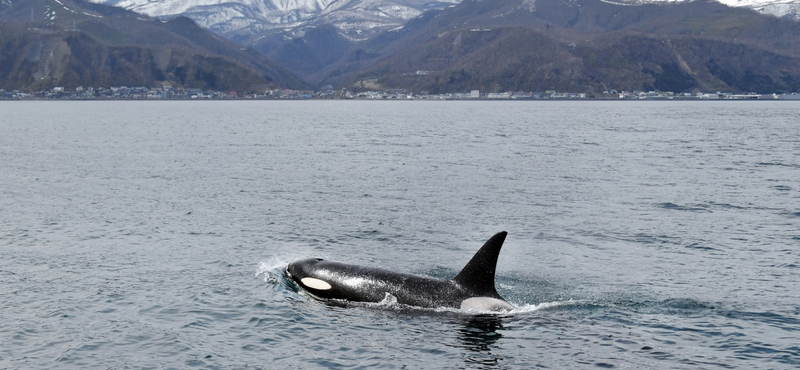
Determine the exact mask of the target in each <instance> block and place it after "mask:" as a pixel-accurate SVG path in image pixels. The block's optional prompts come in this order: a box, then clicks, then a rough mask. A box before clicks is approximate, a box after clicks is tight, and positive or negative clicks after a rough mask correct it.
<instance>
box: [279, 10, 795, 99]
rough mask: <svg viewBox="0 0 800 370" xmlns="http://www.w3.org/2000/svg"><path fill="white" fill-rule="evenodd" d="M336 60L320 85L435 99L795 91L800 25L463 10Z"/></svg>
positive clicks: (730, 17) (721, 16)
mask: <svg viewBox="0 0 800 370" xmlns="http://www.w3.org/2000/svg"><path fill="white" fill-rule="evenodd" d="M338 54H341V55H343V56H342V57H341V58H340V59H338V60H337V62H336V63H333V64H331V65H330V66H327V67H326V69H325V71H326V74H325V75H324V76H322V77H320V81H321V83H330V84H340V85H342V86H348V87H356V88H358V87H363V88H379V87H387V88H388V87H393V88H407V89H411V90H414V91H421V90H426V91H431V92H448V91H451V92H452V91H467V90H470V89H481V90H483V91H516V90H525V91H542V90H551V89H552V90H560V91H587V92H592V91H593V92H595V93H601V92H602V91H605V90H609V89H617V90H654V89H655V90H662V91H674V92H682V91H692V90H695V89H699V90H703V91H735V92H747V91H757V92H791V91H800V23H798V22H793V21H787V20H783V19H778V18H775V17H770V16H764V15H761V14H758V13H756V12H754V11H751V10H748V9H742V8H730V7H727V6H724V5H722V4H720V3H717V2H712V1H694V2H683V3H671V4H645V5H640V6H623V5H619V4H614V3H608V2H603V1H599V0H535V1H532V0H484V1H481V0H464V1H463V2H461V3H460V4H458V5H457V6H455V7H451V8H447V9H444V10H441V11H438V12H430V13H426V14H423V15H422V16H420V17H418V18H415V19H413V20H412V21H410V22H409V23H407V24H406V26H405V27H403V28H402V29H399V30H396V31H393V32H388V33H386V34H384V35H382V36H380V37H377V38H374V39H371V40H369V41H368V42H364V43H360V44H358V45H355V46H352V47H351V48H350V49H349V50H348V51H346V52H338ZM355 55H363V56H367V57H365V58H361V59H359V58H354V57H353V56H355ZM275 58H276V60H281V59H286V56H279V55H278V56H275Z"/></svg>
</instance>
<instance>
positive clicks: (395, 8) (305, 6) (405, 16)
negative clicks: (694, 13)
mask: <svg viewBox="0 0 800 370" xmlns="http://www.w3.org/2000/svg"><path fill="white" fill-rule="evenodd" d="M0 1H2V0H0ZM90 1H94V2H98V3H106V4H109V5H115V6H119V7H122V8H125V9H128V10H133V11H135V12H139V13H144V14H147V15H150V16H154V17H173V16H177V15H184V16H187V17H189V18H192V19H193V20H194V21H195V22H197V23H198V24H199V25H200V26H202V27H204V28H208V29H210V30H212V31H214V32H217V33H219V34H222V35H224V36H226V37H228V38H233V39H236V40H237V41H238V42H241V43H244V44H252V43H254V42H256V41H257V40H258V39H260V38H261V37H263V36H264V35H265V34H270V33H271V34H274V33H276V32H278V33H284V34H285V35H286V36H285V37H296V36H298V35H302V34H303V29H304V28H305V27H309V26H314V25H321V24H331V25H333V26H335V27H336V28H338V29H339V31H340V32H341V33H342V34H343V35H345V36H347V37H349V38H351V39H353V40H359V39H364V38H367V37H369V36H371V35H374V34H375V33H377V32H381V31H385V30H390V29H394V28H398V27H402V26H403V24H405V22H407V21H408V20H409V19H411V18H414V17H416V16H418V15H419V14H421V13H422V12H423V11H426V10H429V9H441V8H445V7H447V6H450V5H452V4H455V3H458V2H460V1H461V0H90ZM602 1H605V2H609V3H616V4H620V5H636V4H646V3H660V2H682V1H694V0H602ZM716 1H719V2H721V3H724V4H726V5H729V6H736V7H746V8H751V9H754V10H756V11H758V12H761V13H765V14H770V15H774V16H777V17H785V18H789V19H794V20H800V0H716ZM531 2H532V3H535V0H531Z"/></svg>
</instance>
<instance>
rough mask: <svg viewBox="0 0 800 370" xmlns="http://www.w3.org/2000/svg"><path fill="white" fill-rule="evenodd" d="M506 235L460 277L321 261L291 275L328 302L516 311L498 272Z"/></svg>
mask: <svg viewBox="0 0 800 370" xmlns="http://www.w3.org/2000/svg"><path fill="white" fill-rule="evenodd" d="M507 234H508V233H506V232H505V231H501V232H499V233H497V234H495V235H494V236H492V237H491V238H490V239H489V240H488V241H487V242H486V243H485V244H484V245H483V247H481V249H480V250H478V252H477V253H475V255H474V256H473V257H472V259H471V260H470V261H469V263H467V265H466V266H464V268H463V269H462V270H461V272H459V273H458V275H456V276H455V277H454V278H452V279H450V280H439V279H434V278H430V277H425V276H418V275H411V274H404V273H398V272H392V271H388V270H383V269H378V268H372V267H364V266H357V265H347V264H343V263H338V262H329V261H325V260H323V259H321V258H308V259H303V260H299V261H295V262H292V263H290V264H289V266H287V268H286V274H287V275H288V276H289V277H291V279H292V280H294V281H295V282H296V283H297V284H298V285H299V286H300V287H301V288H303V289H305V290H306V291H307V292H309V293H311V294H313V295H314V296H317V297H319V298H323V299H335V300H343V301H351V302H374V303H377V302H381V301H383V300H384V299H386V298H387V295H391V296H393V297H395V298H396V299H397V303H399V304H404V305H409V306H416V307H423V308H439V307H450V308H457V309H462V310H474V311H501V310H511V309H513V308H514V306H512V305H511V304H510V303H508V302H506V300H505V299H503V297H501V296H500V294H498V293H497V290H496V289H495V285H494V273H495V268H496V266H497V257H498V255H499V254H500V248H502V247H503V242H504V241H505V239H506V235H507Z"/></svg>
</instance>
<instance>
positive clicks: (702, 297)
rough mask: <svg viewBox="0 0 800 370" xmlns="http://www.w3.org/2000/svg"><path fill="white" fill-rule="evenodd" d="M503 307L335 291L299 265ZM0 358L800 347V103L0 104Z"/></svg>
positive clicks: (611, 355) (464, 362) (670, 361)
mask: <svg viewBox="0 0 800 370" xmlns="http://www.w3.org/2000/svg"><path fill="white" fill-rule="evenodd" d="M501 230H506V231H508V232H509V235H508V238H507V239H506V243H505V246H504V247H503V251H502V252H501V254H500V259H499V262H498V267H497V289H498V291H499V292H500V294H501V295H502V296H504V297H505V298H506V299H507V300H508V301H510V302H512V303H513V304H514V305H515V306H517V307H518V308H517V309H515V310H513V311H511V312H508V313H502V314H487V313H476V312H462V311H458V310H452V309H421V308H414V307H406V306H401V305H397V304H393V303H391V302H388V301H387V302H384V303H379V304H352V305H346V306H344V307H342V306H341V305H336V304H326V303H325V302H321V301H319V300H316V299H313V298H311V297H309V296H308V295H307V294H304V293H302V292H299V291H298V289H297V287H296V286H295V285H294V284H292V283H291V282H290V281H289V280H287V278H286V277H285V276H284V275H283V270H284V269H285V267H286V265H287V264H288V263H289V262H291V261H293V260H296V259H300V258H306V257H322V258H325V259H328V260H333V261H339V262H345V263H353V264H361V265H368V266H373V267H380V268H386V269H391V270H396V271H400V272H409V273H415V274H420V275H427V276H433V277H438V278H443V279H447V278H450V277H452V276H454V275H455V274H456V273H457V272H458V271H459V270H460V269H461V268H462V267H463V266H464V265H465V264H466V262H467V261H468V260H469V259H470V258H471V257H472V254H473V253H474V252H475V251H477V250H478V248H480V246H481V245H482V244H483V243H484V242H485V241H486V239H488V238H489V237H490V236H491V235H493V234H494V233H496V232H498V231H501ZM0 343H1V344H0V369H79V368H83V369H189V368H198V369H367V368H370V369H371V368H382V369H423V368H425V369H532V368H550V369H582V368H585V369H592V368H602V369H605V368H617V369H792V368H798V367H800V103H798V102H784V101H780V102H763V101H761V102H652V101H650V102H488V101H476V102H420V101H415V102H367V101H305V102H294V101H293V102H278V101H255V102H239V101H236V102H224V101H220V102H208V101H206V102H174V101H170V102H126V101H94V102H46V101H36V102H2V103H0Z"/></svg>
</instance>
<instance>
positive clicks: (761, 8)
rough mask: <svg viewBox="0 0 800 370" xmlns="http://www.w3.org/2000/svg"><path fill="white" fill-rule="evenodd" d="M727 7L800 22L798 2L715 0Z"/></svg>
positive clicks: (799, 5) (793, 0)
mask: <svg viewBox="0 0 800 370" xmlns="http://www.w3.org/2000/svg"><path fill="white" fill-rule="evenodd" d="M717 1H719V2H721V3H723V4H725V5H728V6H739V7H745V8H750V9H753V10H755V11H757V12H759V13H764V14H770V15H774V16H776V17H781V18H789V19H794V20H800V1H798V0H717Z"/></svg>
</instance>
